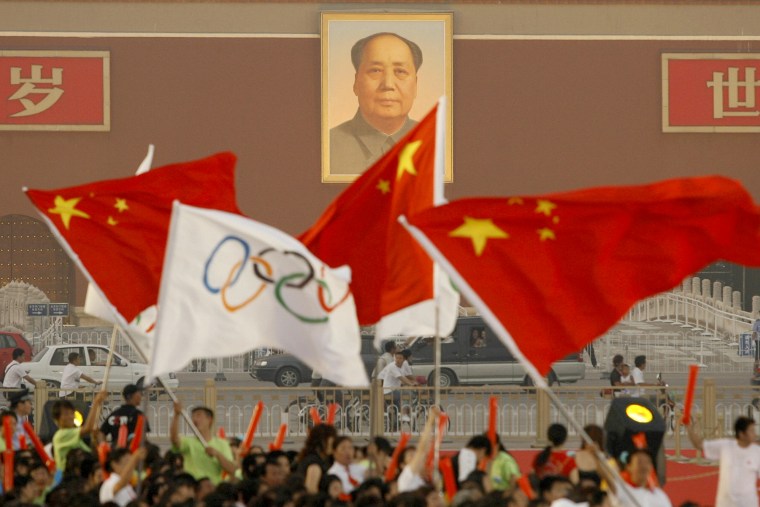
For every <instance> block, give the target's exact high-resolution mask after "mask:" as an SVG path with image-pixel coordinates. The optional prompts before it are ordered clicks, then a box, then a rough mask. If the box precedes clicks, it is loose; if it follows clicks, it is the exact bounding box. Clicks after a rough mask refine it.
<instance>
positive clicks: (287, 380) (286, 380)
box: [274, 366, 301, 387]
mask: <svg viewBox="0 0 760 507" xmlns="http://www.w3.org/2000/svg"><path fill="white" fill-rule="evenodd" d="M274 383H275V384H276V385H277V386H279V387H297V386H298V384H300V383H301V375H300V374H299V373H298V370H296V369H295V368H293V367H291V366H286V367H285V368H282V369H280V370H279V371H278V372H277V375H275V376H274Z"/></svg>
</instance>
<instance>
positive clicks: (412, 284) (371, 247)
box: [299, 102, 459, 338]
mask: <svg viewBox="0 0 760 507" xmlns="http://www.w3.org/2000/svg"><path fill="white" fill-rule="evenodd" d="M445 118H446V114H445V111H444V106H443V102H440V103H439V105H438V106H437V107H436V108H435V109H433V110H432V111H431V112H430V113H429V114H428V115H427V116H426V117H425V118H424V119H423V120H422V121H421V122H420V123H419V124H418V125H417V126H416V127H415V128H414V129H413V130H412V131H411V132H409V134H407V135H406V136H405V137H404V138H403V139H402V140H401V141H399V142H398V143H397V144H396V145H395V146H394V147H393V148H392V149H391V150H390V151H388V153H386V154H385V155H384V156H383V157H382V158H380V160H378V161H377V162H376V163H375V164H374V165H373V166H372V167H371V168H370V169H368V170H367V171H366V172H365V173H364V174H362V176H361V177H359V179H357V180H356V181H355V182H354V183H353V184H352V185H351V186H349V187H348V188H347V189H346V190H345V191H344V192H343V193H342V194H341V195H339V196H338V198H337V199H336V200H335V201H334V202H333V203H332V204H330V206H329V207H328V208H327V210H326V211H325V212H324V214H323V215H322V216H321V217H320V218H319V220H317V222H316V223H315V224H314V225H313V226H312V227H311V229H309V230H308V231H306V232H305V233H303V234H302V235H301V236H300V238H299V239H300V240H301V241H303V243H304V244H305V245H306V246H307V247H308V248H309V250H311V251H312V252H313V253H314V254H315V255H316V256H317V257H319V258H320V259H322V260H323V261H324V262H326V263H327V264H328V265H330V266H342V265H348V266H350V267H351V271H352V276H353V281H352V283H351V288H352V291H353V293H354V297H355V298H356V307H357V312H358V315H359V322H360V323H361V324H362V325H371V324H378V325H377V328H376V331H375V336H376V338H380V337H384V336H391V335H396V334H401V335H432V334H434V333H435V332H436V331H438V332H439V333H441V334H443V335H446V334H448V333H450V332H451V331H452V330H453V328H454V325H455V324H456V317H457V310H458V304H459V297H458V294H457V293H456V292H455V291H454V290H453V288H452V286H451V284H450V283H449V281H448V279H447V278H446V277H442V276H437V275H436V268H435V267H434V264H433V262H432V261H431V260H430V258H429V257H428V255H427V254H426V253H425V251H424V250H423V249H422V248H420V246H419V245H418V244H417V243H416V242H415V241H414V240H413V239H412V238H411V236H410V235H409V234H408V233H407V232H406V231H405V230H404V229H403V227H401V225H400V224H399V223H398V222H397V218H398V216H399V215H402V214H413V213H416V212H419V211H421V210H423V209H425V208H428V207H430V206H433V205H435V204H441V203H442V202H443V173H444V162H443V161H444V155H443V153H444V139H445V136H444V125H445ZM436 302H437V303H438V305H439V320H438V323H437V325H436V318H435V316H436V307H435V305H436Z"/></svg>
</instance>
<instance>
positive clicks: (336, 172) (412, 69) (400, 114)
mask: <svg viewBox="0 0 760 507" xmlns="http://www.w3.org/2000/svg"><path fill="white" fill-rule="evenodd" d="M409 18H411V19H409ZM401 20H403V21H401ZM450 21H451V15H450V14H442V15H439V14H395V15H393V14H390V15H389V14H328V13H325V14H323V15H322V181H324V182H350V181H353V180H354V179H356V178H357V177H358V176H359V175H360V174H361V173H362V172H364V170H366V169H367V168H368V167H370V166H371V165H372V164H373V163H374V162H375V161H376V160H377V159H379V158H380V157H381V156H382V155H383V154H384V153H386V152H387V151H388V150H390V148H391V147H392V146H393V145H394V144H395V143H396V142H398V141H399V140H400V139H401V138H402V137H404V135H405V134H407V133H408V132H409V131H410V130H411V129H412V128H413V127H414V126H415V125H416V124H417V120H418V119H421V118H422V117H423V116H425V114H427V112H428V111H429V110H430V109H431V108H432V107H433V106H434V105H435V104H436V101H437V100H438V98H439V97H440V96H442V95H447V96H448V98H449V104H450V96H451V32H450ZM409 23H412V25H410V24H409ZM448 111H449V114H448V120H449V123H448V125H449V127H450V119H451V116H450V111H451V106H450V105H449V108H448ZM449 136H450V128H449ZM447 146H448V147H449V149H448V153H447V173H446V175H447V180H450V179H451V178H450V153H451V151H450V137H449V142H448V143H447Z"/></svg>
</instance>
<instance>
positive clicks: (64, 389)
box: [58, 352, 103, 398]
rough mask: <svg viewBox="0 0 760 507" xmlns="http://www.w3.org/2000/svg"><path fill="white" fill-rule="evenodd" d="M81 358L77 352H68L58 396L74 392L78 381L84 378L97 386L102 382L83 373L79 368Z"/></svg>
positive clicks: (77, 387)
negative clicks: (67, 360)
mask: <svg viewBox="0 0 760 507" xmlns="http://www.w3.org/2000/svg"><path fill="white" fill-rule="evenodd" d="M81 362H82V358H81V357H80V355H79V352H72V353H71V354H69V362H68V364H67V365H66V366H65V367H64V368H63V375H62V376H61V391H60V393H59V394H58V396H59V397H61V398H64V397H66V396H69V395H71V394H75V393H74V389H79V381H80V380H86V381H87V382H89V383H90V384H94V385H96V386H99V385H100V384H102V383H103V382H101V381H99V380H95V379H94V378H92V377H90V376H89V375H85V374H84V373H83V372H82V370H81V369H80V368H79V365H80V363H81Z"/></svg>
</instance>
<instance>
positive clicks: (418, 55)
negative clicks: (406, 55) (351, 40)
mask: <svg viewBox="0 0 760 507" xmlns="http://www.w3.org/2000/svg"><path fill="white" fill-rule="evenodd" d="M384 35H390V36H391V37H396V38H397V39H399V40H400V41H402V42H404V43H405V44H406V45H407V46H408V47H409V51H410V52H411V53H412V61H413V62H414V70H420V67H421V66H422V50H421V49H420V47H419V46H418V45H417V44H416V43H414V42H412V41H410V40H409V39H406V38H404V37H402V36H400V35H398V34H396V33H391V32H379V33H375V34H372V35H370V36H368V37H364V38H363V39H360V40H358V41H356V43H355V44H354V45H353V47H352V48H351V63H352V64H353V65H354V70H356V71H358V70H359V65H361V63H362V56H363V55H364V48H365V47H366V46H367V44H369V43H370V42H372V41H373V40H374V39H376V38H378V37H382V36H384Z"/></svg>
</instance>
